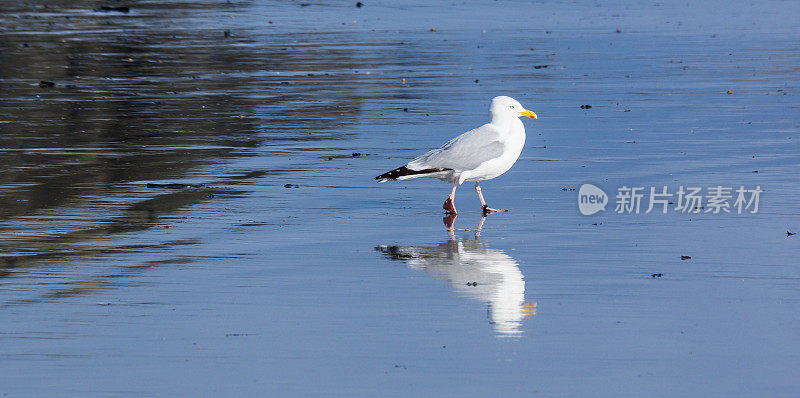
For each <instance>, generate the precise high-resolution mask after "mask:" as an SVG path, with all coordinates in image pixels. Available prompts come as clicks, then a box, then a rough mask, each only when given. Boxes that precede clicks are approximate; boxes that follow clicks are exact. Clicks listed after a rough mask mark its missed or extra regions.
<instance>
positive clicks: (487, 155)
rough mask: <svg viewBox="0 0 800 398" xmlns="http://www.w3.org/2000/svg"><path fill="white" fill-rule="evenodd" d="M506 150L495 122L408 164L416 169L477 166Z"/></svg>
mask: <svg viewBox="0 0 800 398" xmlns="http://www.w3.org/2000/svg"><path fill="white" fill-rule="evenodd" d="M504 150H505V145H504V144H503V142H502V141H500V131H498V130H497V128H495V127H494V126H492V125H491V124H484V125H483V126H481V127H478V128H476V129H474V130H470V131H467V132H466V133H464V134H461V135H459V136H458V137H456V138H453V139H452V140H450V141H449V142H448V143H446V144H444V145H442V147H441V148H439V149H434V150H432V151H430V152H428V153H426V154H424V155H422V156H420V157H418V158H416V159H414V160H412V161H411V162H409V163H408V165H407V167H408V168H410V169H412V170H424V169H451V170H455V171H466V170H474V169H476V168H477V167H478V166H480V165H481V164H482V163H484V162H487V161H489V160H492V159H495V158H498V157H500V156H502V155H503V151H504Z"/></svg>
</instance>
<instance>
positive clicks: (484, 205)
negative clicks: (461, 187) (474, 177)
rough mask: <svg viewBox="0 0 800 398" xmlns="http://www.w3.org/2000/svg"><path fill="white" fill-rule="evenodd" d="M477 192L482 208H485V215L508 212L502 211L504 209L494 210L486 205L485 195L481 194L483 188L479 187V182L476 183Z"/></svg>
mask: <svg viewBox="0 0 800 398" xmlns="http://www.w3.org/2000/svg"><path fill="white" fill-rule="evenodd" d="M475 192H477V193H478V199H480V200H481V206H483V212H484V214H485V213H494V212H496V211H508V210H502V209H492V208H491V207H489V206H487V205H486V201H485V200H483V194H482V193H481V186H480V185H478V182H477V181H476V182H475Z"/></svg>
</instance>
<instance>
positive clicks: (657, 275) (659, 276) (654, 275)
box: [650, 274, 664, 278]
mask: <svg viewBox="0 0 800 398" xmlns="http://www.w3.org/2000/svg"><path fill="white" fill-rule="evenodd" d="M650 276H651V277H653V278H661V277H662V276H664V274H652V275H650Z"/></svg>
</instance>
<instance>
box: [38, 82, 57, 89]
mask: <svg viewBox="0 0 800 398" xmlns="http://www.w3.org/2000/svg"><path fill="white" fill-rule="evenodd" d="M55 86H56V84H55V83H53V82H49V81H47V80H41V81H39V87H41V88H50V87H55Z"/></svg>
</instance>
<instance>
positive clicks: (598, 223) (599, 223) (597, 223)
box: [592, 222, 603, 225]
mask: <svg viewBox="0 0 800 398" xmlns="http://www.w3.org/2000/svg"><path fill="white" fill-rule="evenodd" d="M592 225H603V223H601V222H596V223H593V224H592Z"/></svg>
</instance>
